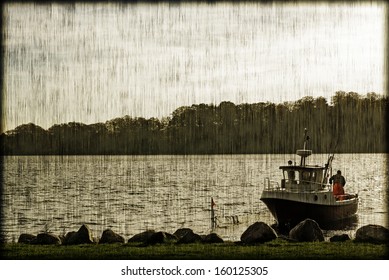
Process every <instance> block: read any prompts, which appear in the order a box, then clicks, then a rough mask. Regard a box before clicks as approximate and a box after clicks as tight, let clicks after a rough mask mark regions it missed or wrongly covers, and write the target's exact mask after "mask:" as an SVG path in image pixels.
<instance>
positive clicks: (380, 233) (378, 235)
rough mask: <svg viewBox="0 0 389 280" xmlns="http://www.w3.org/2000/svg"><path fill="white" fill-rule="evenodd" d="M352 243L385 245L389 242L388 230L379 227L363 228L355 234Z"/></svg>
mask: <svg viewBox="0 0 389 280" xmlns="http://www.w3.org/2000/svg"><path fill="white" fill-rule="evenodd" d="M354 241H356V242H368V243H375V244H387V243H388V242H389V229H387V228H385V227H383V226H380V225H367V226H363V227H361V228H359V229H358V230H357V232H356V233H355V240H354Z"/></svg>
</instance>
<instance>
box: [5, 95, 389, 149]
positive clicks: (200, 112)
mask: <svg viewBox="0 0 389 280" xmlns="http://www.w3.org/2000/svg"><path fill="white" fill-rule="evenodd" d="M388 104H389V103H388V97H387V96H382V95H378V94H376V93H368V94H366V95H365V96H362V95H360V94H358V93H355V92H347V93H346V92H343V91H338V92H336V93H335V94H334V95H333V96H332V97H331V102H330V104H329V103H328V102H327V100H326V99H325V98H324V97H318V98H313V97H311V96H306V97H303V98H301V99H299V100H297V101H293V102H284V103H281V104H274V103H270V102H262V103H255V104H239V105H235V104H234V103H232V102H228V101H225V102H222V103H220V104H219V105H217V106H216V105H213V104H209V105H207V104H196V105H192V106H183V107H180V108H177V109H176V110H175V111H174V112H172V114H171V115H170V116H169V117H165V118H162V119H161V120H160V119H157V118H150V119H145V118H141V117H130V116H124V117H120V118H115V119H112V120H108V121H106V122H105V123H95V124H83V123H78V122H71V123H67V124H56V125H53V126H52V127H50V128H49V129H47V130H45V129H43V128H42V127H40V126H37V125H35V124H32V123H29V124H23V125H20V126H18V127H16V128H15V129H13V130H10V131H7V132H5V133H2V134H1V136H0V137H1V139H0V149H1V153H2V154H3V155H150V154H181V155H189V154H261V153H295V151H296V149H301V148H302V145H303V141H304V128H307V129H308V135H309V138H310V140H309V141H308V146H307V148H308V149H312V150H313V152H314V153H332V152H334V153H387V152H388V150H389V149H388V145H387V142H386V139H387V134H386V133H387V131H386V120H387V112H388Z"/></svg>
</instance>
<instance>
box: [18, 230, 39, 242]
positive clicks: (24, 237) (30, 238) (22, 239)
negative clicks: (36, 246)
mask: <svg viewBox="0 0 389 280" xmlns="http://www.w3.org/2000/svg"><path fill="white" fill-rule="evenodd" d="M18 243H24V244H33V243H36V236H35V235H33V234H28V233H22V234H21V235H20V236H19V239H18Z"/></svg>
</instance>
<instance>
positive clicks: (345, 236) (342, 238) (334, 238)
mask: <svg viewBox="0 0 389 280" xmlns="http://www.w3.org/2000/svg"><path fill="white" fill-rule="evenodd" d="M347 240H350V236H349V235H348V234H346V233H343V234H339V235H334V236H332V237H331V238H330V242H344V241H347Z"/></svg>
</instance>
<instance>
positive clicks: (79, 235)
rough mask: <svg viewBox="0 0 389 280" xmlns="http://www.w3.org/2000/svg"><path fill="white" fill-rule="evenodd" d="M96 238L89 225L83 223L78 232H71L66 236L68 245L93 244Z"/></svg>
mask: <svg viewBox="0 0 389 280" xmlns="http://www.w3.org/2000/svg"><path fill="white" fill-rule="evenodd" d="M92 243H94V239H93V236H92V232H91V231H90V229H89V227H88V226H87V225H82V226H81V227H80V229H79V230H78V231H77V232H69V233H68V234H66V236H65V244H66V245H78V244H92Z"/></svg>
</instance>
